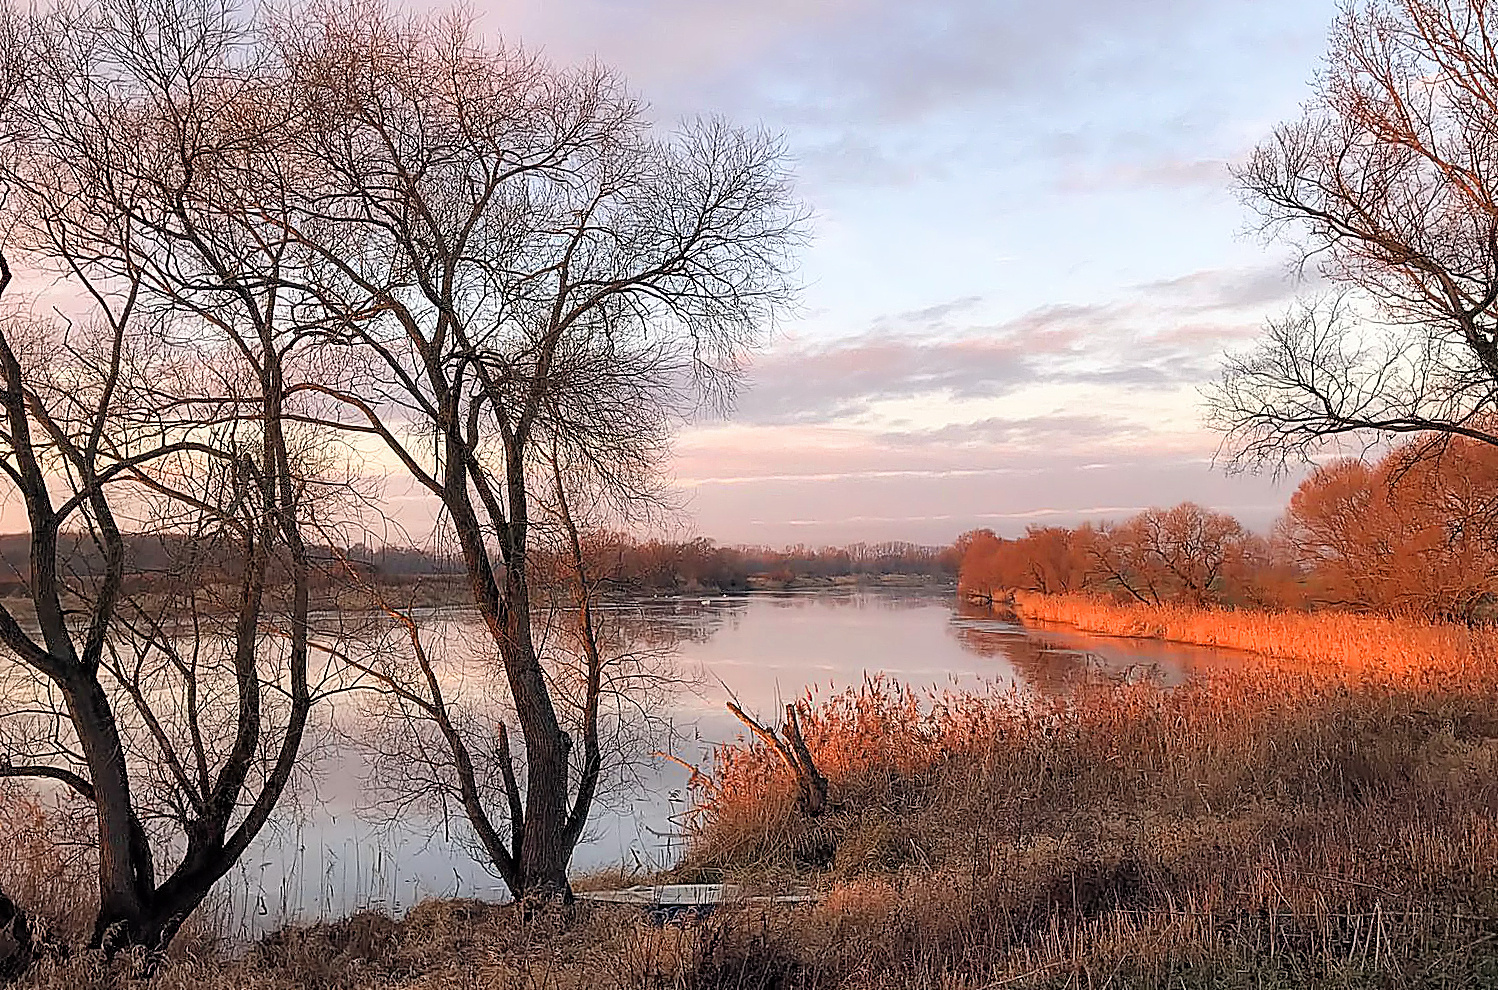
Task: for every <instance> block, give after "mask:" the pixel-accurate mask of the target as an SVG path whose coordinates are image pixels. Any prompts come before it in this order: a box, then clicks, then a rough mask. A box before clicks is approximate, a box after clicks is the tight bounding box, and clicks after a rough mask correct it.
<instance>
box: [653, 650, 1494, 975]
mask: <svg viewBox="0 0 1498 990" xmlns="http://www.w3.org/2000/svg"><path fill="white" fill-rule="evenodd" d="M1341 628H1342V629H1343V630H1347V629H1352V630H1354V631H1359V632H1363V633H1365V634H1366V632H1367V631H1369V630H1372V631H1373V632H1374V633H1375V634H1376V633H1379V632H1382V631H1383V627H1379V626H1376V625H1372V624H1370V625H1367V626H1364V625H1362V624H1361V623H1354V624H1347V625H1345V626H1343V627H1341ZM1429 642H1431V641H1430V640H1427V641H1425V642H1422V643H1417V644H1415V646H1413V647H1407V648H1406V652H1405V653H1404V654H1401V656H1402V657H1403V659H1401V660H1400V661H1399V662H1398V663H1388V664H1382V663H1381V664H1365V665H1364V666H1363V668H1362V669H1361V670H1360V671H1358V672H1356V673H1351V674H1349V673H1346V672H1343V671H1332V670H1330V669H1326V668H1323V667H1321V666H1319V665H1318V666H1315V667H1310V668H1307V667H1305V666H1303V665H1301V664H1298V663H1297V664H1286V663H1281V662H1278V661H1275V660H1272V659H1266V660H1265V661H1264V663H1263V664H1262V665H1261V666H1260V667H1259V668H1258V669H1256V670H1254V671H1252V672H1248V673H1236V674H1228V675H1223V676H1216V677H1206V678H1201V679H1199V680H1196V681H1193V682H1191V683H1188V684H1187V685H1185V686H1183V687H1179V688H1175V689H1172V690H1160V689H1158V688H1155V687H1153V686H1150V685H1140V684H1134V685H1113V684H1107V683H1098V684H1091V685H1087V686H1085V687H1084V688H1082V689H1081V690H1080V691H1079V692H1077V693H1076V694H1075V695H1073V696H1070V697H1067V698H1059V699H1058V698H1050V699H1047V698H1038V697H1030V696H1026V695H1022V694H1018V693H1010V694H995V695H990V696H987V697H975V696H942V697H930V698H918V697H916V696H915V695H913V694H912V693H911V692H909V691H907V690H904V689H901V688H898V687H896V686H893V685H887V684H880V683H874V684H870V685H866V686H865V687H864V688H863V689H862V690H860V691H857V692H852V693H849V694H845V695H843V696H840V697H837V698H833V699H830V700H829V701H827V702H825V703H823V704H821V705H819V706H817V708H816V710H815V711H814V712H813V713H812V715H811V717H810V718H809V719H807V720H806V723H807V724H806V726H805V729H806V734H807V737H808V740H809V742H810V744H811V746H812V748H813V750H814V751H816V752H817V753H818V755H819V757H820V758H822V762H823V765H824V771H825V772H826V773H827V775H828V777H829V778H830V779H831V781H832V785H833V791H834V795H835V799H836V800H837V801H838V802H839V804H840V807H839V808H838V809H837V810H836V811H834V812H833V813H832V814H830V815H827V816H824V818H823V819H822V820H818V821H814V822H808V821H803V820H800V819H798V818H797V817H796V816H795V815H794V814H793V813H791V810H790V798H789V790H788V787H787V785H786V783H785V782H784V781H783V780H782V779H781V777H780V774H779V771H778V768H777V767H776V765H775V764H774V762H773V761H772V760H771V759H770V758H769V756H768V754H765V753H763V752H762V751H760V750H758V749H753V748H747V749H746V748H735V749H730V750H725V751H723V752H721V753H720V754H719V760H718V767H717V772H716V775H715V781H714V784H713V785H712V787H711V789H710V790H709V792H708V793H707V794H706V795H705V798H706V800H705V802H704V808H703V815H702V819H701V822H700V824H699V830H698V833H697V837H696V838H697V841H696V845H695V847H694V848H693V850H692V852H691V854H690V856H689V859H688V862H687V864H686V865H685V867H684V870H683V872H684V873H687V874H694V875H696V876H698V877H701V878H703V879H716V878H719V877H732V878H737V879H748V880H752V881H760V882H765V883H772V884H773V883H777V882H789V881H791V880H793V879H800V880H805V879H807V878H808V877H815V878H817V879H818V880H819V882H820V883H821V885H822V886H823V888H824V889H826V890H828V891H829V893H828V895H827V897H826V898H825V899H824V901H823V902H822V904H821V905H820V906H819V907H818V908H817V909H816V910H815V911H812V912H810V913H808V914H807V915H806V916H805V917H804V918H802V919H801V920H800V921H799V922H796V923H795V931H794V934H788V935H787V936H786V941H785V943H784V944H787V945H792V946H797V947H799V948H800V950H801V951H800V954H799V955H796V957H795V958H796V959H797V960H798V964H799V965H801V966H802V967H803V969H802V971H803V972H808V971H811V970H808V969H807V967H812V969H813V970H815V971H816V972H817V973H818V978H817V980H815V981H811V982H808V983H807V984H805V985H809V986H899V985H912V986H917V985H925V986H963V985H975V986H981V985H983V984H984V982H985V981H988V982H997V981H1005V980H1009V981H1012V982H1011V983H1004V984H1003V985H1006V986H1009V985H1013V986H1028V985H1036V986H1050V985H1073V986H1089V985H1106V984H1108V983H1109V981H1110V980H1111V981H1112V985H1130V986H1134V985H1139V986H1163V985H1167V984H1172V985H1178V986H1180V985H1184V986H1193V987H1194V986H1273V985H1286V986H1302V985H1325V986H1404V985H1432V986H1488V985H1494V984H1495V983H1498V953H1495V952H1494V951H1493V950H1494V949H1495V947H1498V946H1495V943H1494V941H1493V940H1494V939H1495V938H1498V821H1495V818H1494V809H1495V808H1498V664H1495V663H1494V662H1493V660H1492V659H1491V658H1490V657H1485V656H1483V655H1482V654H1479V653H1477V652H1475V651H1472V652H1467V653H1463V654H1460V660H1459V661H1458V662H1448V661H1446V660H1443V659H1442V658H1441V657H1440V656H1439V655H1438V654H1437V653H1436V652H1435V650H1433V649H1432V648H1431V647H1430V646H1429V645H1428V644H1429ZM1412 656H1414V657H1421V658H1424V659H1423V660H1422V661H1421V662H1418V663H1417V662H1415V661H1414V660H1412V659H1410V658H1411V657H1412ZM1309 659H1321V660H1324V659H1327V656H1326V654H1322V655H1321V656H1319V657H1312V658H1309ZM786 924H787V925H791V924H792V923H791V922H786ZM813 964H814V965H813ZM938 973H941V974H945V975H943V976H941V977H940V978H939V979H938V978H937V977H936V976H935V975H934V974H938ZM791 985H795V984H791Z"/></svg>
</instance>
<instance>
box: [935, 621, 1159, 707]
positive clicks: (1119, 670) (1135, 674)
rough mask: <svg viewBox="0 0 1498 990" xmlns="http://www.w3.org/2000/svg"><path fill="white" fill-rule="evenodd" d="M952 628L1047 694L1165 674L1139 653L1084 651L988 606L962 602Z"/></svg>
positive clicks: (963, 640)
mask: <svg viewBox="0 0 1498 990" xmlns="http://www.w3.org/2000/svg"><path fill="white" fill-rule="evenodd" d="M949 628H950V629H951V631H952V633H953V635H954V636H956V637H957V640H958V642H960V643H961V644H962V646H963V648H964V649H966V650H968V651H970V652H972V653H975V654H977V655H978V656H983V657H996V658H999V659H1002V660H1004V661H1006V662H1007V663H1009V664H1010V666H1012V667H1013V668H1014V672H1015V675H1016V676H1017V677H1019V678H1020V680H1021V681H1023V683H1024V684H1025V686H1026V687H1030V688H1033V689H1034V690H1037V691H1040V692H1042V693H1044V694H1065V693H1067V692H1069V691H1072V690H1073V689H1075V688H1076V687H1077V686H1078V685H1081V684H1084V683H1088V682H1094V681H1098V680H1114V681H1118V680H1138V679H1141V678H1160V677H1161V676H1162V674H1163V673H1164V671H1162V670H1161V666H1160V664H1159V663H1157V662H1153V661H1152V660H1151V659H1150V658H1149V657H1148V656H1143V655H1141V656H1137V657H1133V656H1129V655H1128V654H1130V653H1133V652H1136V651H1132V650H1126V649H1125V650H1119V651H1116V652H1117V653H1119V654H1122V655H1121V656H1108V655H1105V654H1103V653H1097V652H1093V651H1091V650H1088V649H1079V648H1078V647H1077V645H1075V644H1070V643H1067V642H1066V641H1065V638H1064V637H1062V636H1059V635H1047V634H1046V633H1045V632H1043V631H1039V630H1036V629H1034V628H1027V627H1025V626H1024V625H1022V624H1020V622H1019V620H1018V619H1017V618H1012V617H1011V618H1009V619H1005V618H1001V617H999V616H996V615H995V614H994V613H993V611H992V610H990V609H989V608H987V607H986V606H982V605H975V604H972V603H970V602H966V601H963V602H961V603H959V605H958V607H957V610H956V615H955V616H954V618H953V621H952V623H951V626H950V627H949ZM1114 652H1115V651H1111V650H1110V651H1109V653H1114ZM1137 652H1140V653H1143V652H1144V651H1137Z"/></svg>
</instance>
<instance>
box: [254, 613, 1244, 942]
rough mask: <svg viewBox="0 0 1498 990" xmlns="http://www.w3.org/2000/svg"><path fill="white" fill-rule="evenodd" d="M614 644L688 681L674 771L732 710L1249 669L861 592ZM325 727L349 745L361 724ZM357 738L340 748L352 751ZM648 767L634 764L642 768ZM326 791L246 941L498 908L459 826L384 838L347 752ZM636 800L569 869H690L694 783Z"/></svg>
mask: <svg viewBox="0 0 1498 990" xmlns="http://www.w3.org/2000/svg"><path fill="white" fill-rule="evenodd" d="M607 617H608V622H607V625H608V628H609V630H610V636H611V637H614V638H616V639H617V641H618V642H619V643H620V644H628V645H629V647H630V648H632V649H637V650H642V651H654V652H660V653H663V654H669V656H670V657H671V658H672V661H673V662H674V664H675V665H676V669H677V670H678V671H679V672H681V673H683V674H684V675H686V677H685V680H686V686H685V688H684V689H683V690H681V691H679V692H678V693H676V694H675V695H674V696H672V698H671V699H670V709H669V712H668V714H669V717H670V721H671V724H672V729H673V733H672V742H671V743H670V744H669V746H670V749H671V751H672V753H673V755H675V756H678V757H680V758H681V759H683V760H685V761H686V762H688V763H693V764H699V765H701V764H704V763H706V761H707V760H708V759H709V756H710V751H711V748H712V747H713V746H714V745H715V744H717V743H720V742H725V741H731V740H733V739H735V738H737V737H739V735H740V734H741V729H742V727H741V726H740V725H739V724H738V722H737V721H735V720H734V719H733V718H732V717H731V716H729V715H728V714H727V713H726V711H725V710H724V702H725V701H726V700H727V699H728V696H729V692H732V693H733V695H735V696H736V697H737V698H738V699H739V701H740V702H741V703H742V704H743V705H744V706H745V707H746V708H748V709H749V710H750V711H752V712H755V713H757V714H760V715H765V716H768V717H772V718H773V715H774V712H775V711H776V709H777V708H778V707H779V706H780V705H781V704H783V703H784V701H786V700H789V699H792V698H797V697H800V696H802V695H803V694H805V693H806V692H808V691H811V692H813V693H814V694H816V695H817V696H820V697H825V696H827V695H828V694H831V693H834V692H837V691H839V690H842V689H844V688H847V687H849V686H856V685H858V684H860V683H861V682H862V681H863V680H864V678H865V677H866V676H869V675H873V674H881V673H882V674H885V675H887V676H889V677H891V678H893V679H895V680H898V681H901V682H903V683H905V684H907V685H910V686H911V687H913V688H916V689H918V690H919V689H922V688H930V689H934V690H937V691H941V690H946V689H956V690H964V689H972V688H976V689H986V688H988V687H998V688H1001V689H1002V688H1006V687H1008V686H1010V685H1016V684H1017V685H1019V686H1021V687H1025V688H1030V689H1034V690H1038V691H1042V692H1064V691H1067V690H1070V689H1071V688H1072V687H1074V686H1075V685H1076V684H1077V683H1078V682H1079V681H1080V680H1082V679H1083V678H1086V677H1089V676H1096V675H1099V674H1101V675H1104V676H1112V677H1121V676H1141V675H1142V674H1143V673H1144V672H1145V671H1148V672H1149V676H1151V677H1155V678H1158V680H1159V681H1160V682H1162V683H1164V684H1167V685H1168V684H1178V683H1181V682H1182V681H1183V680H1185V679H1187V678H1189V677H1191V676H1192V675H1194V674H1196V673H1198V672H1200V671H1203V670H1208V669H1224V668H1231V667H1234V666H1239V665H1241V664H1243V663H1244V662H1245V657H1244V656H1243V655H1241V654H1234V653H1231V652H1225V651H1219V650H1212V649H1205V648H1197V647H1188V646H1179V645H1174V644H1165V643H1159V642H1151V641H1130V640H1119V639H1106V638H1100V637H1095V636H1087V635H1085V634H1080V633H1076V632H1074V631H1069V630H1064V629H1054V628H1051V629H1036V628H1031V627H1026V626H1023V625H1020V624H1018V623H1016V622H1014V621H1012V620H1005V619H1003V618H1001V617H998V616H995V615H993V614H992V613H990V612H988V611H987V610H984V609H981V608H977V607H974V606H970V605H966V604H963V603H960V602H959V601H958V600H957V598H956V596H955V594H954V593H953V592H952V591H951V590H949V589H931V590H921V589H876V590H869V589H852V590H846V591H833V592H817V593H801V594H795V593H792V594H754V595H749V596H737V597H732V596H727V597H701V598H659V599H645V600H638V601H629V602H619V603H614V604H612V605H610V606H609V607H608V609H607ZM425 619H426V620H427V621H428V623H430V624H431V625H433V626H435V627H437V628H435V629H434V631H433V632H434V636H435V638H436V639H437V640H439V641H442V642H445V643H447V644H449V646H450V647H451V650H452V653H451V656H450V657H449V658H448V660H449V661H450V667H449V670H450V671H451V674H452V676H453V678H454V681H455V684H456V685H457V686H458V687H459V688H461V689H462V690H466V691H468V692H470V693H471V695H472V697H473V698H474V699H475V703H480V702H482V703H483V704H498V702H496V701H493V700H492V699H493V698H494V697H496V695H497V694H498V692H495V691H493V690H492V689H493V687H494V681H495V674H496V670H495V668H494V665H493V662H492V660H489V659H487V658H484V657H481V656H477V655H476V654H475V655H472V656H470V654H473V653H474V650H475V647H474V645H473V644H475V643H483V642H485V637H483V636H482V635H481V634H480V633H481V631H480V630H478V629H477V628H476V627H475V626H474V623H475V622H476V620H475V619H474V618H473V617H472V616H470V615H468V614H467V613H464V612H462V611H457V610H447V611H444V612H442V613H440V614H437V613H433V614H431V615H427V616H425ZM341 704H346V705H348V706H349V707H348V708H347V709H345V710H341V711H338V712H336V713H332V714H331V716H330V717H331V718H332V720H333V721H334V722H335V723H341V729H342V731H348V730H350V728H351V726H350V721H352V722H357V718H355V717H353V716H354V715H355V714H356V712H355V708H356V706H355V705H353V704H351V703H349V702H341ZM344 738H345V739H346V738H347V737H346V736H345V737H344ZM649 755H650V754H649V752H644V751H642V752H639V753H635V754H634V756H635V757H636V758H637V759H638V758H646V757H649ZM320 756H321V758H320V760H319V764H318V766H317V767H316V768H315V774H314V776H315V779H316V781H317V785H316V786H315V787H313V788H312V789H311V790H309V791H308V792H306V793H305V795H304V801H303V803H302V804H300V805H299V806H296V807H291V808H288V809H286V813H285V814H284V815H283V816H282V817H281V820H280V821H279V822H278V823H277V828H276V829H275V831H274V832H273V834H270V835H267V836H265V837H264V838H263V839H262V841H260V842H258V843H257V844H256V846H255V847H254V848H253V849H252V850H251V852H250V854H249V855H247V856H246V857H245V859H244V861H243V863H241V864H240V866H239V868H238V869H237V871H236V872H235V874H233V880H232V882H231V883H230V884H228V885H227V887H228V889H227V893H226V895H225V896H226V899H227V904H226V913H227V914H228V915H229V917H230V919H231V922H232V923H233V924H235V925H237V926H239V927H240V928H241V929H242V930H246V931H251V932H253V931H257V930H264V929H266V928H269V927H273V926H275V925H277V924H280V923H282V922H284V921H286V920H289V919H308V918H317V917H331V916H338V915H342V914H346V913H348V912H349V911H352V910H356V909H358V908H360V907H365V906H376V907H380V908H382V909H385V910H390V911H395V912H399V911H401V910H403V909H405V908H408V907H409V906H411V905H412V904H413V903H415V902H416V901H417V900H419V899H421V898H422V897H425V896H433V895H443V896H453V895H457V896H476V897H484V898H494V897H499V896H502V894H503V889H502V886H501V885H500V883H499V881H498V880H497V879H496V878H494V877H493V876H491V875H490V874H489V873H488V872H487V871H486V870H485V869H484V867H483V865H482V864H481V863H480V862H478V861H477V860H476V859H475V858H474V857H473V856H471V855H470V854H469V851H468V848H467V843H466V842H465V841H464V835H465V832H464V830H465V829H466V824H465V823H464V822H463V821H462V820H461V818H458V819H456V820H453V821H448V822H444V821H443V820H442V817H441V816H440V815H434V814H431V813H420V812H417V811H414V810H412V811H411V812H410V813H408V814H405V815H403V816H400V817H397V818H396V819H395V820H393V821H385V822H383V823H380V824H377V823H376V821H375V816H372V815H371V814H370V813H369V812H370V808H371V807H372V806H373V805H374V804H375V803H376V802H375V800H374V798H375V795H373V794H371V793H369V792H367V791H366V790H365V788H364V785H363V781H364V780H365V779H366V777H367V774H368V770H369V765H368V763H367V760H366V759H365V757H364V756H362V755H361V754H360V752H359V751H358V747H357V746H354V745H346V746H343V747H342V748H339V749H337V750H336V751H335V752H328V751H327V750H324V751H323V752H322V753H321V754H320ZM638 769H639V772H638V773H637V774H636V775H635V776H634V777H633V779H632V780H631V786H630V787H629V788H628V789H627V790H622V791H618V792H616V793H615V794H614V795H613V800H612V801H610V802H609V803H608V805H607V807H605V808H603V809H601V811H600V813H599V814H598V815H597V817H596V818H595V821H594V823H593V825H592V828H591V830H590V832H589V834H588V840H587V841H586V843H585V844H584V845H582V846H581V847H580V848H579V850H578V853H577V856H576V859H575V866H576V868H578V869H582V870H586V869H596V868H601V867H606V866H614V865H617V864H621V863H623V864H638V865H640V866H641V867H642V868H648V867H650V866H653V865H658V864H661V863H662V862H665V861H669V860H670V859H671V858H672V857H673V856H674V855H675V854H676V853H678V852H679V851H680V838H679V835H680V832H681V822H682V816H683V815H684V813H685V812H686V811H687V805H688V802H689V799H690V795H689V794H688V792H687V788H686V781H687V771H686V770H685V769H684V768H682V767H680V766H678V765H676V764H672V763H662V762H659V761H650V760H644V759H642V762H641V763H640V764H639V765H638Z"/></svg>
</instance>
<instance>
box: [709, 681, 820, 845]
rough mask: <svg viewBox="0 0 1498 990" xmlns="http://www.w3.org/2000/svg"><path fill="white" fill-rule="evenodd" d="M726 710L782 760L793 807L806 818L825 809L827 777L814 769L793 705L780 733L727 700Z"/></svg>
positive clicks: (787, 706) (812, 816) (814, 764)
mask: <svg viewBox="0 0 1498 990" xmlns="http://www.w3.org/2000/svg"><path fill="white" fill-rule="evenodd" d="M728 710H729V711H731V712H733V714H734V716H735V717H736V718H737V719H738V720H739V721H740V722H743V723H744V724H745V725H747V726H748V727H749V729H750V731H751V732H753V733H754V734H755V735H756V736H759V738H761V739H763V740H764V741H765V743H766V745H768V746H769V747H770V748H771V749H772V750H774V751H775V752H776V753H777V754H778V755H779V756H780V759H781V762H783V763H784V764H785V766H786V769H788V770H789V771H790V772H791V777H792V778H793V779H794V780H795V781H796V807H798V808H800V809H801V811H802V813H803V814H805V815H806V816H807V817H808V818H815V817H817V816H818V815H820V814H821V813H822V812H823V811H825V810H826V808H827V778H826V777H824V776H822V772H821V771H820V770H818V769H817V765H816V763H815V762H814V761H813V760H812V758H811V750H810V749H808V748H807V745H806V740H805V738H803V737H802V735H801V722H800V720H799V719H797V717H796V706H795V705H786V706H785V725H783V726H781V727H780V734H779V735H776V734H775V733H774V732H773V731H771V730H770V729H767V728H765V727H764V726H763V725H760V724H759V723H758V722H756V721H755V720H754V719H752V718H750V717H749V716H748V715H747V714H745V712H744V710H743V709H742V708H740V707H739V706H738V705H736V704H735V703H733V702H732V701H730V702H729V703H728ZM782 737H783V738H782Z"/></svg>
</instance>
